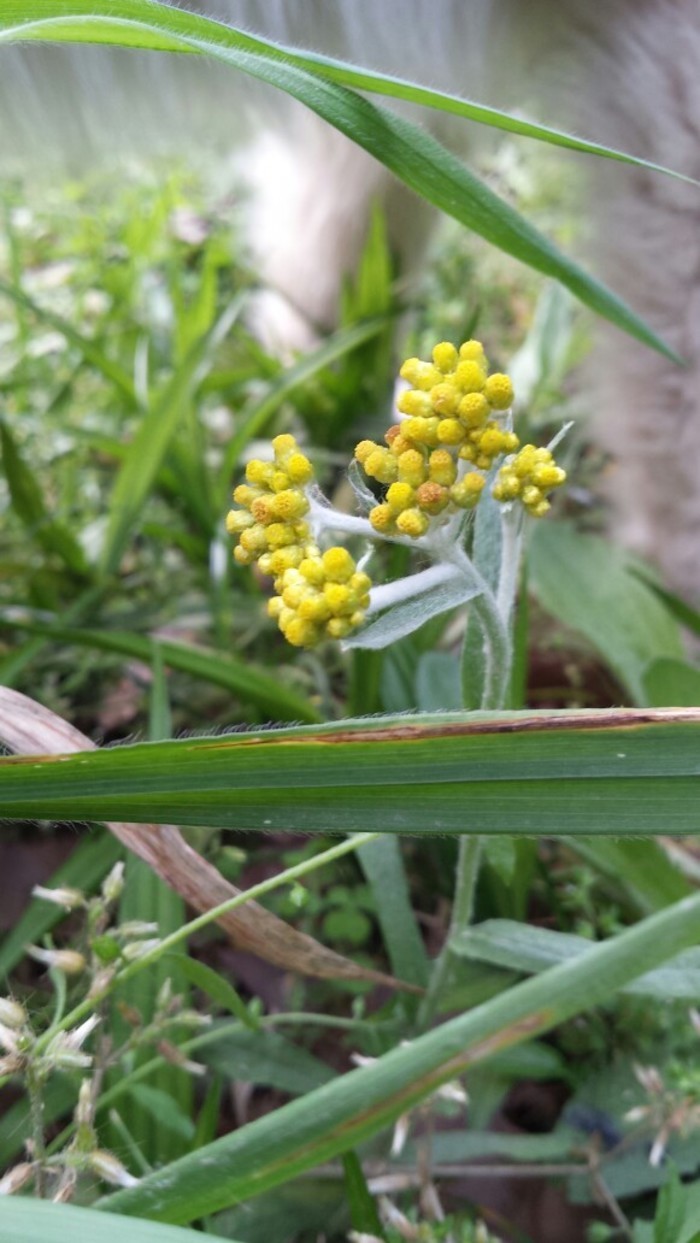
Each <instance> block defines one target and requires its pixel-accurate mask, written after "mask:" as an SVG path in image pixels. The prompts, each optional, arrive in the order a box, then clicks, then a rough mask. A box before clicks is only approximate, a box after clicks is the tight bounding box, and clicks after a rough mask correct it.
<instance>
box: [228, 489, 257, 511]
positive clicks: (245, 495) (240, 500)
mask: <svg viewBox="0 0 700 1243" xmlns="http://www.w3.org/2000/svg"><path fill="white" fill-rule="evenodd" d="M258 496H260V489H259V488H249V487H248V484H247V483H239V485H238V487H237V488H234V490H233V499H234V501H235V502H236V504H237V505H245V507H246V509H250V506H251V505H252V503H253V501H254V500H255V498H256V497H258Z"/></svg>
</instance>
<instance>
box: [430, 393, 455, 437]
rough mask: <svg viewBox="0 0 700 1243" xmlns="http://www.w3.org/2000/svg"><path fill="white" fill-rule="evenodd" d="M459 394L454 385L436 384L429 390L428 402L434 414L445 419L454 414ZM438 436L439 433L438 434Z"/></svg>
mask: <svg viewBox="0 0 700 1243" xmlns="http://www.w3.org/2000/svg"><path fill="white" fill-rule="evenodd" d="M459 398H460V393H459V390H458V389H456V388H455V386H454V384H444V383H443V384H436V385H435V388H431V390H430V402H431V405H432V407H433V410H434V411H435V413H436V414H439V415H440V416H441V418H447V417H449V416H451V415H453V414H455V412H456V410H457V404H458V402H459ZM438 435H439V433H438Z"/></svg>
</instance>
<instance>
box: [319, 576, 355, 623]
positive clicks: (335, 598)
mask: <svg viewBox="0 0 700 1243" xmlns="http://www.w3.org/2000/svg"><path fill="white" fill-rule="evenodd" d="M323 596H324V599H325V601H326V603H327V605H328V607H329V609H330V611H331V613H332V614H333V616H334V617H339V616H342V614H343V613H351V612H352V611H353V608H354V604H353V602H352V600H351V592H350V588H349V587H347V586H346V585H345V584H344V583H326V585H325V587H324V588H323Z"/></svg>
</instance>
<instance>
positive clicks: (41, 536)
mask: <svg viewBox="0 0 700 1243" xmlns="http://www.w3.org/2000/svg"><path fill="white" fill-rule="evenodd" d="M0 447H1V448H2V464H3V469H4V472H5V478H6V480H7V486H8V489H9V492H10V499H11V500H12V507H13V509H14V511H15V513H16V514H17V516H18V518H19V519H20V521H21V522H22V523H23V525H24V526H25V527H26V529H27V531H28V532H29V534H30V535H31V537H32V538H33V539H35V540H36V542H37V544H39V546H40V547H41V548H42V549H43V550H44V552H46V553H49V554H51V553H53V554H54V555H55V556H57V557H60V559H61V561H62V562H63V564H64V565H65V566H66V568H67V569H68V570H70V571H71V573H73V574H76V575H77V576H78V577H79V578H89V577H90V567H89V565H88V563H87V560H86V557H85V553H84V552H83V550H82V548H81V546H80V544H79V543H78V541H77V539H76V538H75V536H74V535H73V532H72V531H71V530H70V528H69V527H67V526H65V525H64V524H63V523H62V522H59V521H57V520H56V519H55V518H53V517H52V516H51V513H50V512H49V509H48V508H47V506H46V504H45V502H44V492H43V489H42V487H41V485H40V483H39V481H38V479H37V478H36V476H35V475H34V473H33V472H32V470H31V469H30V467H29V466H28V465H27V463H26V462H25V460H24V457H23V456H22V454H21V452H20V449H19V446H18V444H17V441H16V440H15V438H14V436H13V434H12V432H11V431H10V428H9V427H8V425H7V423H6V422H5V421H4V420H0Z"/></svg>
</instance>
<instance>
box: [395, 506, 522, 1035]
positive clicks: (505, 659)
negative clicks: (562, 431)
mask: <svg viewBox="0 0 700 1243" xmlns="http://www.w3.org/2000/svg"><path fill="white" fill-rule="evenodd" d="M522 531H523V523H522V517H521V515H520V514H519V513H513V512H511V513H508V512H504V514H503V525H502V543H501V564H500V569H499V580H498V590H497V592H496V597H495V599H494V596H493V595H492V593H491V592H490V591H488V590H487V591H484V592H482V594H481V595H479V596H476V597H475V598H474V600H473V601H472V602H471V605H470V607H471V608H472V609H473V610H474V613H475V614H476V616H477V617H478V619H479V622H480V624H481V629H482V632H483V635H484V654H485V672H484V686H483V691H482V697H481V705H480V706H481V710H482V711H496V710H498V709H500V708H502V707H503V706H504V704H505V701H506V696H507V694H508V686H509V684H510V671H511V662H512V657H513V644H512V639H511V633H510V630H511V627H510V622H511V616H512V612H513V604H514V601H515V596H516V592H517V587H518V574H519V570H520V554H521V548H522ZM482 845H483V841H482V838H480V837H478V836H476V835H474V834H469V835H467V834H463V835H462V836H461V837H460V839H459V856H458V860H457V875H456V878H455V894H454V901H453V904H452V915H451V918H450V926H449V929H448V933H447V938H446V940H445V944H444V946H443V948H442V950H441V951H440V954H439V955H438V957H437V959H436V960H435V965H434V967H433V971H432V974H431V978H430V983H429V985H428V990H427V992H426V995H425V997H424V998H423V1002H422V1004H421V1007H420V1010H419V1014H418V1026H419V1028H421V1029H422V1028H425V1027H427V1026H428V1025H429V1024H430V1023H431V1022H432V1020H433V1018H434V1017H435V1012H436V1009H437V1007H438V1005H439V1003H440V999H441V997H442V995H443V994H444V992H445V991H446V989H447V986H448V984H449V980H450V976H451V973H452V959H453V955H452V950H451V945H452V943H453V941H454V939H455V938H456V937H457V936H458V935H459V933H461V932H463V931H464V929H465V928H467V927H468V926H469V924H470V923H471V921H472V916H473V913H474V894H475V892H476V884H477V880H478V877H479V868H480V865H481V853H482Z"/></svg>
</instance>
